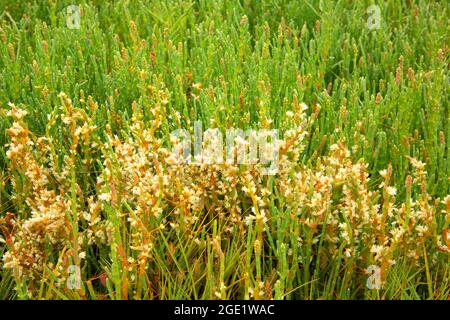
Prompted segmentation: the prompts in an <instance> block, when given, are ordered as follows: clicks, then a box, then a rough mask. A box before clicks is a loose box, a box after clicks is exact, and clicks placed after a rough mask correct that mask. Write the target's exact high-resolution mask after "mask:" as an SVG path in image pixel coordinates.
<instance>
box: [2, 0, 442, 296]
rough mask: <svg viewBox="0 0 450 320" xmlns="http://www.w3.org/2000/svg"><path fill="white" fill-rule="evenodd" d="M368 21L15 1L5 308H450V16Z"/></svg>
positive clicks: (334, 12)
mask: <svg viewBox="0 0 450 320" xmlns="http://www.w3.org/2000/svg"><path fill="white" fill-rule="evenodd" d="M70 5H76V8H77V9H76V10H75V9H73V7H71V8H72V9H69V11H68V9H67V8H68V6H70ZM370 5H372V3H371V2H364V1H318V2H315V1H268V0H267V1H258V2H256V1H235V2H233V1H216V0H214V1H149V2H147V1H125V0H121V1H77V2H76V3H72V2H70V1H50V0H49V1H20V2H19V1H18V2H11V1H4V0H3V1H0V9H1V10H0V12H1V14H0V17H1V20H0V52H1V55H0V107H1V108H2V110H1V117H0V131H1V135H0V144H1V146H2V147H1V148H0V167H1V168H2V171H1V176H0V179H1V182H2V183H1V185H0V188H1V189H0V213H1V220H0V226H1V233H0V236H1V238H0V240H1V243H0V253H1V255H2V260H1V263H0V264H1V266H2V270H1V280H0V281H1V282H0V297H2V298H4V299H6V298H8V299H10V298H51V299H61V298H72V299H86V298H89V299H116V298H121V299H125V298H128V299H133V298H134V299H170V298H172V299H174V298H179V299H216V298H221V299H229V298H238V299H244V298H246V299H247V298H255V299H261V298H264V299H270V298H276V299H283V298H284V299H323V298H325V299H344V298H348V299H355V298H366V299H379V298H382V299H392V298H396V299H426V298H430V299H448V297H449V291H450V282H449V271H450V268H449V245H450V239H449V235H450V231H449V223H450V216H449V210H450V197H449V196H448V194H449V182H450V181H449V170H450V165H449V148H448V136H449V133H450V131H449V130H450V128H449V123H448V120H449V116H450V114H449V109H448V101H449V94H448V89H447V88H448V63H449V48H448V8H447V6H446V4H445V2H434V1H384V2H380V3H379V4H378V7H377V8H379V13H380V17H379V18H380V19H379V25H378V26H377V27H376V28H372V27H371V24H370V23H368V21H371V22H373V20H370V19H374V16H373V14H374V12H373V11H371V12H369V14H368V13H367V9H368V8H369V6H370ZM77 10H79V11H77ZM78 12H79V14H80V15H79V17H78V16H76V14H77V13H78ZM375 13H376V12H375ZM74 14H75V16H74ZM78 18H79V26H78V24H77V22H78V20H77V19H78ZM372 26H373V25H372ZM78 27H79V28H78ZM195 121H201V122H202V125H203V127H204V128H217V129H219V130H221V131H223V132H225V131H226V130H227V129H228V128H240V129H243V130H245V129H249V128H253V129H267V130H269V129H277V130H279V132H280V137H279V138H280V140H279V141H278V144H279V147H280V152H279V161H278V171H277V173H276V174H274V175H264V174H262V173H261V169H262V166H261V164H258V163H256V164H251V165H246V164H239V163H229V164H226V163H225V164H217V163H214V164H203V165H192V164H190V165H189V164H188V165H186V164H180V163H174V162H173V161H172V158H171V156H170V151H171V148H172V145H173V142H174V141H171V139H170V133H172V132H173V131H174V130H177V129H181V128H183V129H186V130H190V131H191V132H193V130H194V128H193V127H194V122H195ZM371 277H372V278H371ZM373 277H375V278H373ZM372 280H374V282H371V281H372ZM378 280H379V281H378ZM368 284H369V285H368ZM370 284H372V285H370ZM374 286H375V288H374Z"/></svg>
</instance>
